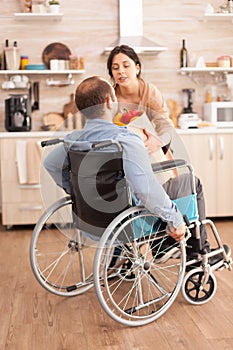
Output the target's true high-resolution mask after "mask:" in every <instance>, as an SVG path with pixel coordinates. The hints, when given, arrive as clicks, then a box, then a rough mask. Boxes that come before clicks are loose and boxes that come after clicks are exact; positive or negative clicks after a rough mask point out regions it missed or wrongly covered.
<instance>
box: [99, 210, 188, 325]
mask: <svg viewBox="0 0 233 350" xmlns="http://www.w3.org/2000/svg"><path fill="white" fill-rule="evenodd" d="M185 263H186V254H185V243H184V242H183V241H182V242H176V241H174V240H173V239H171V237H169V236H168V235H167V233H166V224H165V223H164V222H162V221H161V219H159V218H158V217H155V216H154V215H152V214H151V213H149V212H148V211H146V210H145V209H143V208H139V207H134V208H130V209H127V210H126V211H124V212H123V213H121V214H120V215H118V217H117V218H116V219H115V220H114V221H113V222H112V223H111V224H110V225H109V226H108V228H107V229H106V231H105V233H104V234H103V236H102V239H101V240H100V242H99V246H98V249H97V252H96V256H95V261H94V282H95V288H96V293H97V296H98V299H99V301H100V304H101V305H102V307H103V309H104V310H105V311H106V313H107V314H108V315H109V316H110V317H112V318H113V319H114V320H115V321H117V322H120V323H122V324H124V325H127V326H141V325H145V324H148V323H150V322H153V321H155V320H156V319H158V318H159V317H160V316H161V315H163V314H164V313H165V312H166V311H167V309H168V308H169V307H170V306H171V305H172V303H173V301H174V300H175V298H176V296H177V294H178V292H179V290H180V287H181V284H182V279H183V276H184V271H185Z"/></svg>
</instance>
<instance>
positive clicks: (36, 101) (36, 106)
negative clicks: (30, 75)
mask: <svg viewBox="0 0 233 350" xmlns="http://www.w3.org/2000/svg"><path fill="white" fill-rule="evenodd" d="M32 88H33V98H34V103H33V105H32V112H33V111H36V110H38V109H39V82H38V81H35V82H34V83H33V86H32Z"/></svg>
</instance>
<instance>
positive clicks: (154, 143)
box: [143, 129, 163, 154]
mask: <svg viewBox="0 0 233 350" xmlns="http://www.w3.org/2000/svg"><path fill="white" fill-rule="evenodd" d="M143 133H144V135H145V136H146V140H145V141H144V145H145V147H146V149H147V151H148V153H149V154H152V153H154V152H156V151H158V150H159V149H160V148H161V147H162V146H163V144H162V142H161V141H159V140H158V139H157V138H156V137H154V136H153V135H152V134H151V133H149V132H148V131H147V130H146V129H143Z"/></svg>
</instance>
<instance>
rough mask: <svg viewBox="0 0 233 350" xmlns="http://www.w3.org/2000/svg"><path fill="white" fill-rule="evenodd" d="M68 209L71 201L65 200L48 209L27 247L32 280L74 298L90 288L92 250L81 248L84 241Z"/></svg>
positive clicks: (90, 248)
mask: <svg viewBox="0 0 233 350" xmlns="http://www.w3.org/2000/svg"><path fill="white" fill-rule="evenodd" d="M71 208H72V202H71V201H70V200H69V201H68V200H65V199H63V200H61V201H58V202H57V203H56V204H55V205H53V206H52V207H51V208H49V209H48V212H47V213H46V214H44V216H42V218H41V219H40V220H39V222H38V224H37V225H36V227H35V229H34V231H33V235H32V240H31V246H30V260H31V267H32V270H33V273H34V275H35V277H36V278H37V280H38V282H39V283H40V284H41V285H42V287H44V288H45V289H46V290H48V291H49V292H52V293H54V294H57V295H60V296H74V295H77V294H80V293H83V292H84V291H86V290H87V289H89V288H91V287H92V285H93V278H92V264H93V259H94V254H95V250H96V247H94V246H93V247H90V246H88V245H86V246H85V244H86V242H84V240H83V239H82V240H81V237H80V232H79V231H78V230H77V229H76V228H75V226H74V224H73V218H72V210H71ZM90 250H91V252H90V253H89V251H90ZM87 256H88V258H90V259H89V260H90V262H88V267H87V266H86V265H85V263H86V259H85V258H86V257H87Z"/></svg>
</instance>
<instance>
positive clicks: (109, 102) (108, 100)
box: [106, 96, 112, 109]
mask: <svg viewBox="0 0 233 350" xmlns="http://www.w3.org/2000/svg"><path fill="white" fill-rule="evenodd" d="M111 102H112V100H111V97H110V96H107V97H106V105H107V108H108V109H112V107H111Z"/></svg>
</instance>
